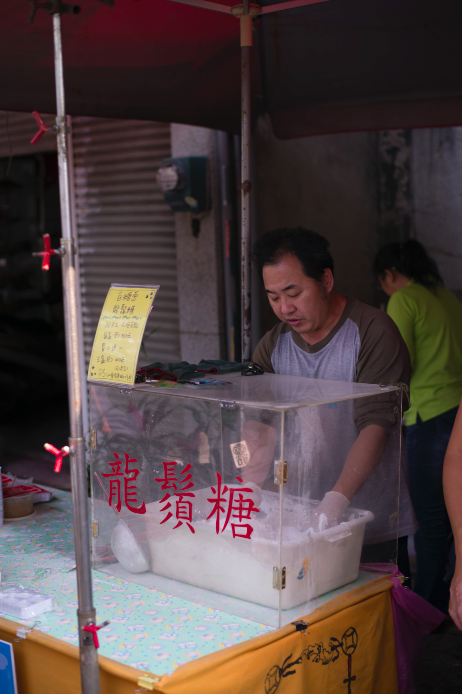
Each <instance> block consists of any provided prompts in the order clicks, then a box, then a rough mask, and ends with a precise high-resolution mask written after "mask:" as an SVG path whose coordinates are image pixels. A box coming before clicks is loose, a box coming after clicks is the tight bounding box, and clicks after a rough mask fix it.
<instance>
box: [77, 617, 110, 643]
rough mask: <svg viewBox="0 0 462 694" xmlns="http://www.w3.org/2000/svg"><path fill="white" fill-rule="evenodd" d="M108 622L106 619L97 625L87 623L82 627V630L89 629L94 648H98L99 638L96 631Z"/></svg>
mask: <svg viewBox="0 0 462 694" xmlns="http://www.w3.org/2000/svg"><path fill="white" fill-rule="evenodd" d="M108 624H109V620H106V621H105V622H103V623H102V624H100V625H99V626H96V624H88V626H84V627H82V629H83V630H84V631H89V632H90V633H91V635H92V636H93V643H94V645H95V648H99V640H98V631H99V630H100V629H102V628H103V627H107V625H108Z"/></svg>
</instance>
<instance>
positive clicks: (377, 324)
mask: <svg viewBox="0 0 462 694" xmlns="http://www.w3.org/2000/svg"><path fill="white" fill-rule="evenodd" d="M328 249H329V242H328V241H327V240H326V239H325V238H324V237H322V236H320V235H319V234H316V233H315V232H312V231H309V230H307V229H301V228H299V229H276V230H274V231H269V232H267V233H266V234H265V235H264V236H263V237H262V238H261V239H260V240H259V241H258V242H257V243H256V244H255V246H254V249H253V260H254V263H255V265H256V267H257V269H258V271H259V273H260V275H261V277H262V279H263V283H264V286H265V291H266V293H267V295H268V299H269V302H270V305H271V307H272V308H273V310H274V312H275V314H276V315H277V317H278V318H279V319H280V321H281V322H280V323H279V324H278V325H277V326H276V327H275V328H273V329H272V330H270V331H269V332H268V333H266V335H265V336H264V337H263V338H262V339H261V340H260V342H259V344H258V345H257V348H256V350H255V353H254V355H253V361H254V362H256V363H258V364H260V365H261V366H262V367H263V368H264V370H265V371H266V372H269V373H277V374H285V375H292V376H305V377H308V378H318V379H325V380H334V381H350V382H357V383H375V384H378V383H382V382H388V383H405V384H409V378H410V360H409V353H408V350H407V348H406V345H405V344H404V342H403V340H402V338H401V336H400V334H399V331H398V329H397V327H396V326H395V324H394V323H393V321H392V320H391V319H390V318H388V316H387V315H386V314H385V313H384V312H382V311H379V310H378V309H375V308H372V307H371V306H368V305H366V304H363V303H361V302H360V301H357V300H356V299H351V298H347V297H345V296H342V295H340V294H339V293H338V292H336V291H335V290H334V276H333V270H334V263H333V259H332V256H331V254H330V252H329V250H328ZM378 400H379V401H377V398H376V399H375V401H374V402H373V403H372V404H371V403H370V401H369V405H367V403H366V404H364V403H363V404H362V403H361V401H360V400H358V401H356V404H355V405H354V409H353V411H352V412H351V414H350V416H349V417H348V418H344V419H343V421H339V422H338V425H337V427H338V428H337V430H336V431H337V433H336V435H335V436H333V435H332V434H333V432H332V431H330V432H329V431H326V430H323V429H325V428H326V427H323V424H322V422H321V423H319V422H318V425H317V429H316V435H317V436H319V437H324V438H326V439H328V438H330V439H331V440H332V439H336V440H334V441H331V442H328V443H327V444H326V446H327V447H328V446H330V450H331V451H334V448H335V446H337V449H338V445H339V444H338V437H343V432H344V433H345V440H349V441H350V440H351V441H354V442H353V443H352V445H351V447H350V450H349V453H348V455H347V456H346V459H345V458H343V461H342V467H341V468H340V469H337V470H334V471H332V470H329V471H328V474H327V473H324V472H323V470H325V469H326V467H328V466H326V465H325V464H324V463H323V466H324V467H323V470H321V467H320V468H319V469H320V470H321V472H322V473H323V474H324V478H325V479H329V481H331V482H332V486H331V487H330V489H329V490H328V491H324V492H323V493H324V494H325V495H324V498H323V500H322V502H321V505H320V507H319V509H318V514H319V516H320V515H321V513H322V514H324V515H325V516H326V517H327V520H328V521H331V522H338V521H339V520H341V518H342V516H343V513H344V512H345V510H346V508H347V507H348V505H349V504H350V501H352V500H354V504H353V505H354V506H355V507H356V508H366V509H369V510H371V511H373V513H374V514H375V516H376V518H375V521H374V523H375V525H374V527H373V529H372V532H370V533H369V537H366V541H368V542H369V548H366V549H365V550H364V551H363V557H362V559H363V561H389V560H390V557H392V556H393V555H394V549H395V548H396V530H397V528H396V525H395V526H393V522H392V515H393V514H392V509H393V508H394V509H395V511H396V508H397V507H398V490H399V486H400V475H401V493H400V503H399V506H400V509H399V516H400V518H399V531H398V534H399V536H400V540H399V543H398V561H399V563H400V565H401V567H402V569H403V572H404V573H405V575H409V563H408V557H407V535H408V534H409V533H413V532H414V530H415V520H414V516H413V511H412V505H411V503H410V499H409V493H408V490H407V484H406V481H405V479H406V478H405V468H404V465H402V466H401V470H396V469H394V468H393V467H392V465H393V455H392V454H391V452H390V451H388V453H387V450H388V449H389V448H390V445H389V435H390V432H391V431H392V429H393V427H394V431H396V430H397V428H399V421H398V419H399V417H398V415H397V408H396V406H395V407H394V406H393V404H392V399H391V398H390V394H389V393H388V394H384V396H381V397H379V398H378ZM364 402H365V401H364ZM395 403H396V400H395ZM393 407H394V409H393ZM308 409H310V408H308ZM255 426H256V425H255ZM262 426H263V425H260V427H262ZM250 429H252V427H251V426H250ZM352 429H354V437H353V438H350V439H348V436H347V433H348V431H349V432H350V433H351V430H352ZM313 432H315V429H313V430H312V432H311V435H312V436H313ZM358 432H359V433H358ZM251 434H252V432H251ZM400 435H401V434H400V433H399V437H400ZM256 437H258V431H256V433H255V432H254V437H253V438H254V439H255V438H256ZM250 438H251V436H250ZM254 447H256V444H255V441H254ZM327 447H325V448H326V451H327ZM305 450H307V446H305ZM387 456H388V457H387ZM318 457H319V456H318ZM332 457H333V456H331V458H332ZM324 458H325V459H326V460H327V457H326V456H325V455H324ZM394 459H395V460H396V446H395V456H394ZM309 464H310V465H311V464H312V463H311V462H310V463H309ZM395 467H396V466H395ZM318 472H319V471H318ZM332 472H334V477H332ZM321 487H322V485H319V484H318V486H317V489H320V488H321ZM360 504H361V505H360ZM370 505H372V506H373V508H370ZM395 516H396V513H395ZM371 525H372V524H371Z"/></svg>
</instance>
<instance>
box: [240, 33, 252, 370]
mask: <svg viewBox="0 0 462 694" xmlns="http://www.w3.org/2000/svg"><path fill="white" fill-rule="evenodd" d="M241 21H242V20H241ZM250 51H251V47H250V46H241V119H242V123H241V126H242V130H241V262H242V275H241V282H242V289H241V351H242V361H243V362H244V361H249V360H250V337H251V335H250V320H251V306H250V244H251V239H250V190H251V179H250V176H251V174H250V127H251V110H250V109H251V102H250V100H251V92H250Z"/></svg>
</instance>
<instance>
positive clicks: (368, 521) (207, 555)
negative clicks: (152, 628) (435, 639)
mask: <svg viewBox="0 0 462 694" xmlns="http://www.w3.org/2000/svg"><path fill="white" fill-rule="evenodd" d="M225 378H226V381H227V382H228V383H227V384H226V385H219V386H217V385H200V386H199V385H181V386H179V385H178V386H176V387H168V388H162V387H156V386H155V385H152V384H139V385H135V386H134V387H133V388H129V387H124V388H121V387H118V386H115V385H114V386H110V385H106V384H104V385H103V384H97V383H94V382H93V383H92V384H91V385H90V416H91V429H92V432H91V433H92V437H91V486H92V520H93V546H92V561H93V567H94V568H95V569H97V570H100V571H105V572H108V573H110V574H112V575H115V576H119V577H121V578H125V579H127V580H130V581H132V582H134V583H140V584H142V585H145V586H152V587H154V586H156V588H159V586H163V589H165V590H167V589H168V592H169V593H171V594H174V595H181V596H184V597H189V598H190V599H191V600H192V601H194V600H196V601H198V602H201V600H204V599H205V598H204V595H206V594H207V595H208V600H209V604H210V605H212V606H218V605H220V604H222V602H220V600H222V599H223V596H228V597H229V598H233V599H234V601H233V600H228V602H227V609H228V611H231V612H232V611H233V610H234V609H237V607H236V606H237V605H238V603H239V602H240V601H241V602H242V603H246V604H253V605H258V606H262V607H263V608H265V609H266V610H267V611H268V610H274V611H275V612H277V614H278V615H279V623H281V622H285V621H287V619H285V618H284V614H285V613H286V614H287V615H292V614H294V610H295V612H298V613H299V614H304V613H306V612H304V609H305V607H306V604H307V603H309V601H311V600H313V599H314V598H316V597H317V596H319V595H322V594H324V593H327V592H328V591H332V590H334V589H336V588H338V587H339V586H343V585H345V584H349V583H351V582H352V581H354V580H355V579H356V578H357V576H358V570H359V563H360V558H361V554H362V552H363V553H364V551H365V552H366V554H367V549H368V547H371V546H372V545H377V544H378V543H386V544H384V545H382V547H383V548H385V550H383V551H387V552H388V554H387V557H385V558H386V559H387V560H388V561H390V562H395V561H396V544H397V543H396V540H397V537H398V528H399V508H400V496H401V497H403V491H404V490H403V487H402V488H401V490H400V478H401V476H402V472H401V470H402V461H401V448H402V446H401V438H402V435H401V417H402V404H401V391H400V390H399V389H397V388H395V387H392V386H390V387H386V388H381V387H379V386H378V385H368V384H356V383H344V382H337V381H322V380H312V379H307V378H298V377H292V376H278V375H271V374H264V375H261V376H250V377H246V376H241V375H240V374H232V375H228V376H226V377H225ZM347 489H349V490H350V494H349V496H350V503H349V505H347V507H345V506H346V504H345V499H344V496H339V495H338V494H330V492H332V490H334V491H336V490H337V492H338V491H339V490H342V491H343V492H344V493H346V492H345V490H347ZM326 494H327V496H326ZM402 501H403V499H402ZM403 503H406V499H404V502H403ZM342 504H343V505H342ZM383 551H382V557H381V558H382V561H383ZM198 596H199V597H198ZM230 605H231V606H230ZM233 605H234V607H233Z"/></svg>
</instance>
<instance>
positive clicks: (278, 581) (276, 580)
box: [273, 566, 286, 590]
mask: <svg viewBox="0 0 462 694" xmlns="http://www.w3.org/2000/svg"><path fill="white" fill-rule="evenodd" d="M285 587H286V567H285V566H283V567H282V570H281V571H280V570H279V566H273V588H274V589H275V590H284V588H285Z"/></svg>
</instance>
